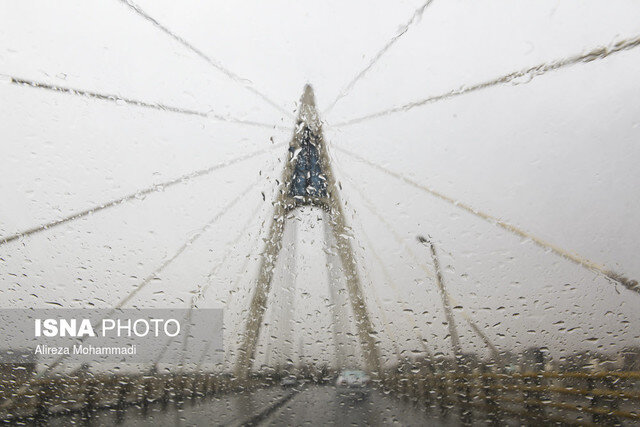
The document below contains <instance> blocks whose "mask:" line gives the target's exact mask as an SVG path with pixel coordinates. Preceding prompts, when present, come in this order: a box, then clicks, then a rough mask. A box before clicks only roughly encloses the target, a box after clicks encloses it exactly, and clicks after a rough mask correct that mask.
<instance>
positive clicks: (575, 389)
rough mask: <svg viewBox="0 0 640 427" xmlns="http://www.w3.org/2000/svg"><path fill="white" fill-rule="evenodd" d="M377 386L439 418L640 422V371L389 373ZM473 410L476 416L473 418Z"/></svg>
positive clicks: (583, 422)
mask: <svg viewBox="0 0 640 427" xmlns="http://www.w3.org/2000/svg"><path fill="white" fill-rule="evenodd" d="M382 383H383V387H385V388H386V389H388V390H390V391H392V392H394V393H395V394H396V395H400V396H405V397H408V398H411V399H413V400H415V401H416V402H418V403H420V404H425V405H428V406H431V407H432V408H438V409H440V411H441V412H442V413H443V414H447V413H449V412H451V411H454V410H458V411H460V416H461V417H462V418H463V420H464V419H465V418H468V419H469V420H470V419H471V418H473V417H478V416H479V415H478V413H480V412H481V413H482V414H483V415H482V416H483V417H486V418H488V419H492V420H494V421H500V420H503V419H504V418H505V417H514V416H515V417H518V418H521V419H527V420H531V419H536V420H539V421H556V422H561V423H568V424H590V423H603V422H604V423H614V424H618V423H620V422H624V421H625V420H626V421H628V422H638V421H640V371H623V372H557V371H543V372H518V373H510V374H505V373H495V372H481V371H480V370H476V371H473V372H468V373H442V374H438V373H427V374H425V373H424V372H415V373H406V374H398V373H390V374H388V375H385V376H384V377H383V380H382ZM474 411H475V412H477V413H475V414H474Z"/></svg>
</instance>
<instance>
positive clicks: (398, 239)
mask: <svg viewBox="0 0 640 427" xmlns="http://www.w3.org/2000/svg"><path fill="white" fill-rule="evenodd" d="M341 173H342V175H344V176H345V177H346V178H347V179H348V180H349V181H351V185H352V188H354V189H355V190H356V192H357V193H358V194H359V195H360V197H361V198H362V200H363V201H365V202H366V203H365V206H366V207H367V209H368V210H369V211H370V212H371V213H373V214H374V215H375V216H376V217H377V218H378V219H379V220H380V221H381V222H383V223H384V224H385V226H386V229H387V230H388V231H390V232H391V233H392V234H393V236H394V237H395V239H396V241H397V242H398V243H400V244H401V245H402V246H404V248H405V251H407V252H411V254H412V255H413V257H414V259H415V258H417V257H416V256H415V254H413V252H412V251H411V249H410V248H409V246H407V245H406V244H405V243H404V241H403V240H402V239H401V238H400V237H399V236H398V234H397V233H396V232H395V230H394V228H393V227H392V226H391V224H390V223H389V222H388V221H387V220H386V219H384V217H383V216H382V215H380V214H379V213H378V212H377V210H376V209H375V208H374V207H373V205H372V204H371V203H370V202H369V201H368V199H366V197H365V196H364V194H363V192H362V191H361V190H360V189H359V188H358V187H357V186H356V184H355V181H354V180H353V179H352V178H351V176H350V175H348V174H346V173H345V172H344V171H341ZM360 230H361V232H362V236H363V237H364V238H365V241H366V243H367V244H368V245H367V246H368V247H369V249H370V250H371V253H372V254H373V256H374V257H375V258H376V260H377V261H378V264H379V266H380V268H381V269H382V273H383V275H384V276H385V278H386V280H387V282H388V283H389V284H390V285H391V288H392V289H393V291H394V293H395V295H396V300H397V301H398V302H399V303H400V305H401V306H402V309H403V314H404V315H405V317H406V318H407V319H409V321H410V322H411V323H412V324H413V327H414V329H415V330H416V331H417V334H418V338H419V340H420V344H421V346H422V348H423V350H424V351H425V352H426V353H427V354H428V355H430V354H431V352H430V351H429V349H428V348H427V346H426V344H425V342H424V337H423V336H422V334H421V333H420V331H419V330H418V329H417V324H416V322H415V319H413V317H411V316H409V315H408V314H407V312H406V311H407V310H408V311H411V312H412V313H414V314H415V312H414V311H413V310H410V309H408V308H407V307H408V305H407V303H406V301H404V299H402V297H401V295H400V291H399V290H398V287H397V286H396V284H395V282H394V281H393V280H392V278H391V275H390V274H389V270H387V268H386V266H385V265H384V262H383V261H382V258H380V256H379V255H378V253H377V252H376V251H375V249H374V247H373V243H372V241H371V239H369V237H368V235H367V233H366V232H365V230H364V227H363V226H362V224H361V225H360ZM416 264H418V265H419V266H420V267H421V268H422V269H423V270H424V271H425V272H427V273H429V275H430V276H431V277H433V273H432V272H431V271H430V270H429V269H428V268H426V267H425V266H424V264H423V263H421V262H416Z"/></svg>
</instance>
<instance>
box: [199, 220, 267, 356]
mask: <svg viewBox="0 0 640 427" xmlns="http://www.w3.org/2000/svg"><path fill="white" fill-rule="evenodd" d="M264 223H265V221H263V222H262V226H261V229H260V232H258V233H257V234H256V236H257V237H258V238H260V236H261V235H262V231H263V230H264ZM245 228H246V227H245ZM243 235H244V234H243ZM250 259H251V256H250V255H247V256H246V257H245V259H244V261H243V263H242V265H241V267H240V270H239V272H238V274H237V275H236V279H235V281H234V285H233V287H232V288H231V290H230V291H229V299H228V300H227V301H224V310H228V309H229V305H230V304H231V301H232V300H233V297H234V295H235V294H236V293H238V292H239V289H240V280H241V278H242V275H243V274H244V272H245V270H246V269H247V265H249V261H250ZM210 346H211V341H209V342H208V343H207V346H206V347H205V349H204V351H203V353H202V355H201V356H200V360H199V361H198V366H200V365H201V364H202V362H203V361H204V358H205V357H206V355H207V353H208V352H209V348H210ZM225 358H226V355H225Z"/></svg>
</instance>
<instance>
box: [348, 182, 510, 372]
mask: <svg viewBox="0 0 640 427" xmlns="http://www.w3.org/2000/svg"><path fill="white" fill-rule="evenodd" d="M342 174H343V175H344V176H346V178H347V179H348V180H349V181H351V184H352V187H353V189H354V190H356V192H357V193H358V195H359V196H360V198H361V199H362V200H363V201H364V202H365V207H367V209H368V210H369V211H370V212H371V213H373V214H374V215H375V216H376V217H377V218H378V219H379V220H380V221H381V222H383V223H384V225H385V226H386V228H387V230H389V231H391V232H392V233H393V234H394V236H396V240H397V241H398V242H401V243H403V244H404V242H403V241H402V240H401V239H399V237H397V233H396V232H395V230H394V228H393V226H392V225H391V223H389V222H388V221H387V220H386V219H385V218H384V217H383V216H382V215H381V214H380V213H379V212H378V211H377V209H376V208H375V206H374V205H373V203H371V201H370V200H369V199H368V198H367V197H366V196H365V195H364V192H363V191H362V190H361V189H360V188H359V187H358V186H357V185H356V183H355V181H354V180H353V178H352V177H351V176H350V175H348V174H345V173H344V171H343V172H342ZM363 235H364V236H365V238H367V236H366V234H365V233H364V230H363ZM403 246H404V249H405V251H406V252H408V253H409V255H410V256H412V257H413V260H414V263H415V264H417V265H419V266H421V267H422V269H423V270H425V271H428V272H429V273H431V271H430V270H428V269H427V268H426V266H425V265H424V263H423V262H422V261H420V259H419V258H418V256H417V255H416V254H415V252H413V250H411V249H410V247H409V246H408V245H406V244H404V245H403ZM369 247H370V248H371V251H372V253H373V254H374V256H376V257H377V254H376V253H375V250H374V248H373V247H372V245H371V244H370V245H369ZM449 255H451V254H450V253H449ZM377 258H378V259H379V264H380V267H381V268H382V269H383V270H386V267H385V266H384V264H383V263H382V260H381V259H380V258H379V257H377ZM383 272H384V271H383ZM386 277H387V278H388V281H390V275H389V274H388V272H387V273H386ZM431 277H432V278H434V279H435V277H434V275H433V273H431ZM390 283H392V287H393V288H394V289H396V288H395V285H394V284H393V282H390ZM442 290H443V291H444V292H445V293H446V297H447V298H448V300H449V301H451V302H452V303H453V305H454V306H459V307H461V308H462V316H463V317H464V319H465V321H466V322H467V324H468V325H469V326H470V327H471V329H472V330H473V332H474V333H475V334H476V335H477V336H478V337H479V338H480V339H481V340H482V341H483V342H484V344H485V345H486V346H487V347H488V348H489V351H490V352H491V354H492V356H493V358H494V359H495V360H496V362H497V363H501V362H502V359H501V356H500V352H499V351H498V349H497V348H496V347H495V345H494V344H493V343H492V342H491V340H490V339H489V337H487V335H486V334H485V333H484V332H483V331H482V330H481V329H480V328H479V327H478V325H477V324H476V323H475V321H474V320H473V319H472V318H471V316H470V315H469V314H468V313H467V310H466V309H465V308H464V307H463V306H462V305H461V304H459V303H458V302H457V301H456V299H455V298H453V297H452V296H451V294H450V293H449V292H448V291H447V290H446V289H445V288H443V289H442ZM396 293H397V291H396Z"/></svg>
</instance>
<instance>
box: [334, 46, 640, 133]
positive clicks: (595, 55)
mask: <svg viewBox="0 0 640 427" xmlns="http://www.w3.org/2000/svg"><path fill="white" fill-rule="evenodd" d="M638 45H640V36H637V37H634V38H630V39H625V40H622V41H619V42H616V43H613V44H611V45H609V46H606V47H597V48H595V49H593V50H591V51H589V52H587V53H584V54H579V55H574V56H570V57H568V58H565V59H560V60H558V61H554V62H549V63H544V64H540V65H537V66H535V67H531V68H527V69H526V70H521V71H514V72H513V73H510V74H507V75H505V76H502V77H498V78H495V79H493V80H488V81H485V82H483V83H478V84H475V85H472V86H467V87H464V86H462V87H461V88H460V89H455V90H452V91H450V92H447V93H444V94H441V95H436V96H432V97H429V98H425V99H421V100H419V101H414V102H410V103H408V104H404V105H401V106H399V107H394V108H390V109H388V110H382V111H378V112H377V113H372V114H368V115H366V116H362V117H358V118H355V119H351V120H347V121H346V122H341V123H336V124H335V125H333V127H339V126H349V125H353V124H356V123H360V122H363V121H365V120H369V119H374V118H376V117H382V116H386V115H389V114H393V113H400V112H405V111H409V110H411V109H412V108H415V107H421V106H423V105H426V104H431V103H433V102H438V101H444V100H446V99H451V98H455V97H456V96H460V95H464V94H466V93H469V92H475V91H477V90H481V89H486V88H489V87H492V86H498V85H501V84H505V83H512V82H514V81H516V82H518V83H520V84H524V83H529V82H530V81H531V80H533V78H534V77H537V76H540V75H542V74H545V73H547V72H549V71H553V70H558V69H560V68H564V67H568V66H571V65H575V64H579V63H582V62H591V61H595V60H597V59H603V58H606V57H607V56H609V55H612V54H614V53H618V52H622V51H624V50H630V49H633V48H635V47H637V46H638ZM518 79H520V80H518Z"/></svg>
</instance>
